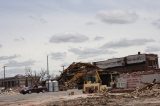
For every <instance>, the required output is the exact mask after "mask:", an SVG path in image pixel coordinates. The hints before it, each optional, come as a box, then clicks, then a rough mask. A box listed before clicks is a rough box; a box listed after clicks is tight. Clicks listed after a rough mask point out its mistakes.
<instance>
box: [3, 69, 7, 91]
mask: <svg viewBox="0 0 160 106" xmlns="http://www.w3.org/2000/svg"><path fill="white" fill-rule="evenodd" d="M6 67H7V66H3V69H4V73H3V74H4V79H3V86H4V87H5V88H6V85H5V78H6Z"/></svg>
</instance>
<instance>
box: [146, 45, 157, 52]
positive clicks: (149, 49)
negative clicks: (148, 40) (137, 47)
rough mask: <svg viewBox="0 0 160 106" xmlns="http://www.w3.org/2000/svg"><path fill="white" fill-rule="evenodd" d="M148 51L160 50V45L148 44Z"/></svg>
mask: <svg viewBox="0 0 160 106" xmlns="http://www.w3.org/2000/svg"><path fill="white" fill-rule="evenodd" d="M145 51H146V52H159V51H160V47H157V46H148V47H147V48H146V49H145Z"/></svg>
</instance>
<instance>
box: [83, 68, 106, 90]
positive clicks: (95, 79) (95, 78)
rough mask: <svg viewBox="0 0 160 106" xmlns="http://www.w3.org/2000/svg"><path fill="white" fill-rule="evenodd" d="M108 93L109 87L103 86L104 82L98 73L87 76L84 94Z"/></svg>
mask: <svg viewBox="0 0 160 106" xmlns="http://www.w3.org/2000/svg"><path fill="white" fill-rule="evenodd" d="M106 91H107V86H106V85H102V80H101V78H100V76H99V73H98V71H94V72H91V73H88V74H87V75H86V78H85V81H84V85H83V93H103V92H106Z"/></svg>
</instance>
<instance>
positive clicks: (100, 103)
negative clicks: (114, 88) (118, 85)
mask: <svg viewBox="0 0 160 106" xmlns="http://www.w3.org/2000/svg"><path fill="white" fill-rule="evenodd" d="M130 99H131V98H128V97H125V95H124V94H122V95H121V94H120V95H116V94H115V95H112V94H108V93H105V94H94V95H89V96H88V97H86V98H83V97H79V98H77V99H73V100H63V101H57V102H52V103H49V104H48V105H47V106H75V105H76V106H124V103H127V102H128V101H129V100H130Z"/></svg>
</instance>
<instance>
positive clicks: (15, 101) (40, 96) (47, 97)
mask: <svg viewBox="0 0 160 106" xmlns="http://www.w3.org/2000/svg"><path fill="white" fill-rule="evenodd" d="M74 91H75V95H74V96H69V95H68V94H69V92H70V91H60V92H45V93H32V94H26V95H23V94H15V95H0V106H17V105H19V106H36V105H38V106H39V105H42V106H45V104H46V103H48V102H53V101H60V100H67V99H74V98H76V97H79V96H80V97H81V95H83V94H82V92H81V91H80V90H74Z"/></svg>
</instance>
